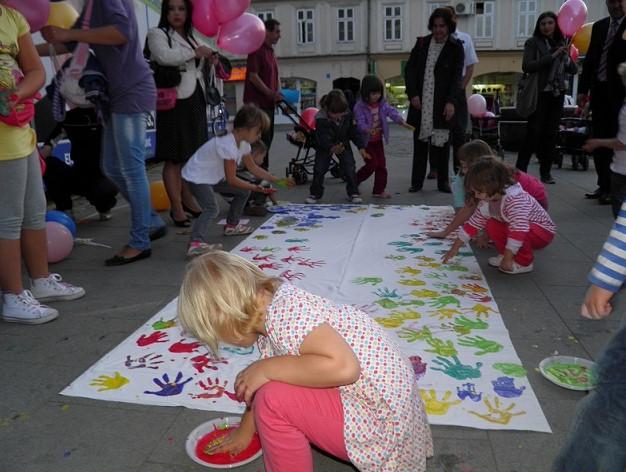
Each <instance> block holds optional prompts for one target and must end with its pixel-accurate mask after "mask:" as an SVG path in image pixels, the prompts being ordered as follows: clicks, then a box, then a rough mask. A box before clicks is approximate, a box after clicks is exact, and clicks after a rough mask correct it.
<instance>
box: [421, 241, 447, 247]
mask: <svg viewBox="0 0 626 472" xmlns="http://www.w3.org/2000/svg"><path fill="white" fill-rule="evenodd" d="M441 245H443V243H442V242H441V241H429V242H427V243H424V246H441Z"/></svg>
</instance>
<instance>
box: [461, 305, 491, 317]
mask: <svg viewBox="0 0 626 472" xmlns="http://www.w3.org/2000/svg"><path fill="white" fill-rule="evenodd" d="M465 311H471V312H473V313H474V314H475V315H476V316H484V317H485V318H489V314H490V313H496V310H494V309H493V308H491V307H488V306H487V305H483V304H482V303H477V304H476V305H474V306H473V307H472V308H466V309H465Z"/></svg>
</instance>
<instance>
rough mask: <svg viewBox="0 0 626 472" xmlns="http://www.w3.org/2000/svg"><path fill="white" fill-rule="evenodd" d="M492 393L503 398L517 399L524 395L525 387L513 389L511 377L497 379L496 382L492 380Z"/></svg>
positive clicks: (513, 382)
mask: <svg viewBox="0 0 626 472" xmlns="http://www.w3.org/2000/svg"><path fill="white" fill-rule="evenodd" d="M491 383H492V384H493V391H494V392H496V393H497V394H498V395H500V396H501V397H504V398H517V397H519V396H521V395H522V393H524V390H526V387H524V386H522V387H520V388H517V387H515V379H513V378H512V377H498V378H497V379H496V380H492V381H491Z"/></svg>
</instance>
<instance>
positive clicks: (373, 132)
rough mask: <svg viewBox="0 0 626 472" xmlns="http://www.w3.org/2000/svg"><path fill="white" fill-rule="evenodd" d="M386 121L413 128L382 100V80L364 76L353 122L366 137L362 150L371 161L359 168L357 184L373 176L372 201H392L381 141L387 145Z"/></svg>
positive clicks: (387, 129) (373, 76) (372, 76)
mask: <svg viewBox="0 0 626 472" xmlns="http://www.w3.org/2000/svg"><path fill="white" fill-rule="evenodd" d="M387 118H391V119H392V120H393V121H394V122H395V123H398V124H400V125H402V126H404V127H405V128H407V129H410V130H413V127H412V126H411V125H408V124H407V123H406V122H405V121H404V120H403V119H402V116H400V113H399V112H398V111H397V110H396V109H395V108H393V107H392V106H391V105H389V104H388V103H387V101H386V100H385V98H384V87H383V83H382V81H381V80H380V79H379V78H378V77H376V76H375V75H366V76H365V77H363V80H362V81H361V99H360V100H359V101H358V102H357V103H356V105H354V119H355V120H356V125H357V128H358V129H359V131H360V132H361V133H363V134H364V135H365V136H366V137H367V147H366V148H365V150H366V152H367V153H368V154H369V155H370V159H368V160H366V161H365V165H364V166H363V167H361V168H360V169H359V171H358V172H357V174H356V178H357V184H360V183H361V182H364V181H365V180H367V179H368V178H369V176H370V175H372V174H374V190H373V192H372V196H373V197H375V198H391V194H390V193H388V192H386V191H385V187H386V186H387V162H386V159H385V147H384V146H383V138H384V140H385V141H386V142H388V141H389V124H388V123H387Z"/></svg>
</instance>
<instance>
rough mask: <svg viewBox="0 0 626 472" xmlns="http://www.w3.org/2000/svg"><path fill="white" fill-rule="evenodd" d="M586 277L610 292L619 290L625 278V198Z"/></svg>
mask: <svg viewBox="0 0 626 472" xmlns="http://www.w3.org/2000/svg"><path fill="white" fill-rule="evenodd" d="M588 279H589V282H591V283H592V284H594V285H597V286H598V287H601V288H604V289H606V290H610V291H611V292H617V291H619V289H620V288H621V287H622V284H623V283H624V281H625V280H626V200H625V201H624V203H622V208H620V211H619V214H618V215H617V219H616V220H615V223H613V227H612V228H611V232H610V233H609V237H608V238H607V240H606V242H605V243H604V246H603V247H602V251H601V252H600V254H599V255H598V259H597V260H596V263H595V265H594V266H593V269H591V272H590V273H589V276H588Z"/></svg>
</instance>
